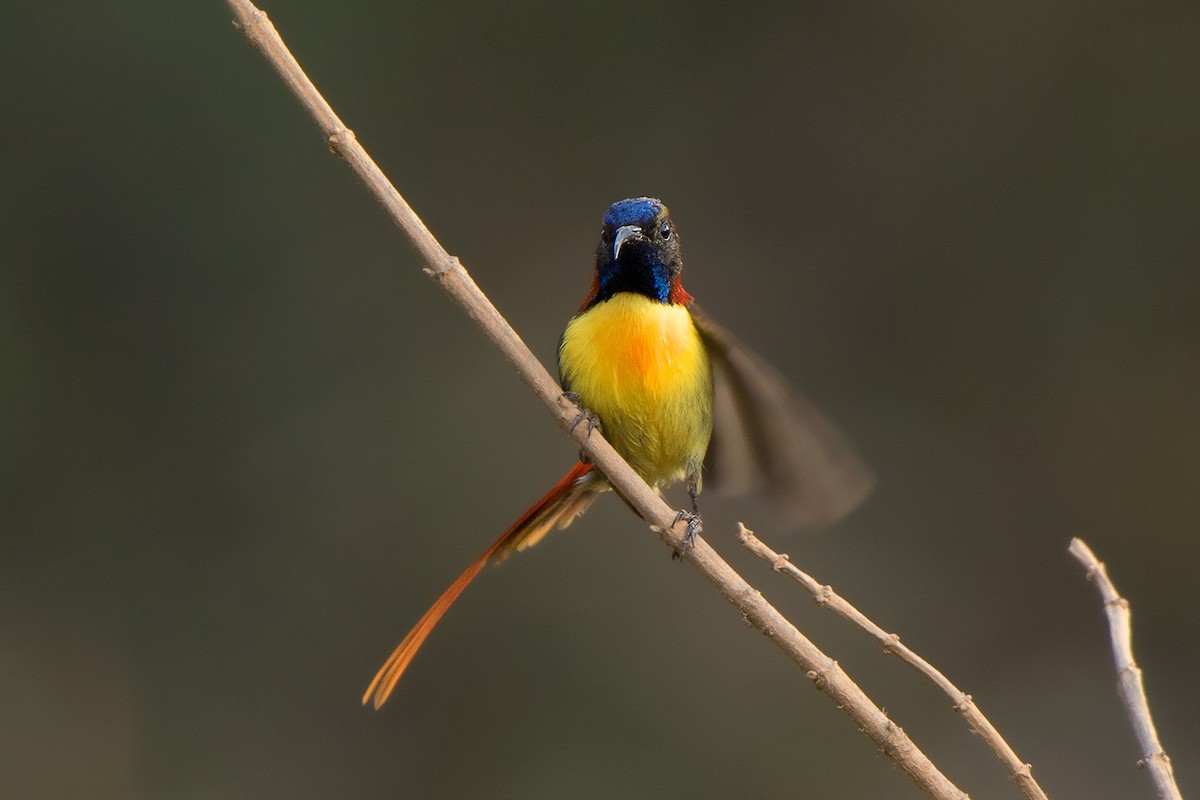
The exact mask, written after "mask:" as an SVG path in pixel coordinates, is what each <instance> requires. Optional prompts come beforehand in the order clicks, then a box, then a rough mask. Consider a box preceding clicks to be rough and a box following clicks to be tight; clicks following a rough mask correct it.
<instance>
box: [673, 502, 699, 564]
mask: <svg viewBox="0 0 1200 800" xmlns="http://www.w3.org/2000/svg"><path fill="white" fill-rule="evenodd" d="M684 521H686V522H687V530H686V531H685V532H684V534H683V542H681V543H680V545H679V547H677V548H675V554H674V557H675V558H683V554H684V553H686V552H687V551H688V550H690V549H692V548H693V547H695V546H696V531H698V530H700V529H701V528H702V527H703V526H702V524H701V522H700V515H699V514H696V513H693V512H691V511H680V512H679V513H677V514H676V515H675V521H674V522H672V523H671V526H672V527H674V526H675V525H678V524H679V523H680V522H684Z"/></svg>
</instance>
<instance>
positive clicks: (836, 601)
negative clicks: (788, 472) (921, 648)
mask: <svg viewBox="0 0 1200 800" xmlns="http://www.w3.org/2000/svg"><path fill="white" fill-rule="evenodd" d="M738 541H740V542H741V543H742V544H743V545H744V546H745V547H746V549H748V550H749V551H750V552H751V553H754V554H755V555H756V556H758V557H759V558H762V559H765V560H766V561H769V562H771V568H772V569H774V570H775V571H776V572H782V573H785V574H787V575H790V576H791V577H792V578H794V579H795V580H796V582H797V583H799V584H800V585H801V586H803V587H804V588H805V589H807V590H808V592H809V594H811V595H812V596H813V599H814V600H816V601H817V604H818V605H820V606H823V607H825V608H828V609H830V610H831V611H833V612H834V613H836V614H838V615H840V616H842V617H844V618H846V619H848V620H850V621H851V622H853V623H854V624H856V625H858V626H859V627H860V628H862V629H863V630H865V631H866V632H867V633H869V634H871V635H872V636H873V637H875V639H876V640H877V641H878V642H879V643H880V644H881V645H883V652H885V653H891V654H892V655H895V656H898V657H899V658H900V659H901V660H902V661H904V662H905V663H906V664H908V665H909V666H911V667H912V668H913V669H915V670H917V671H918V672H920V673H921V674H922V675H924V676H926V677H927V678H929V680H931V681H933V682H934V683H935V684H936V685H937V687H938V688H939V689H941V690H942V691H943V692H945V693H946V694H947V695H949V697H950V699H951V700H953V701H954V710H955V711H957V712H958V713H959V714H962V715H963V718H964V719H966V720H967V724H969V725H970V726H971V729H972V730H973V731H975V732H976V733H978V734H979V735H980V736H982V737H983V740H984V741H985V742H987V744H988V746H989V747H991V748H992V750H993V751H994V752H995V753H996V755H997V756H998V757H999V758H1000V761H1001V762H1003V763H1004V766H1005V767H1006V768H1007V769H1008V773H1009V777H1011V778H1012V780H1013V782H1015V783H1016V784H1017V786H1019V787H1020V788H1021V791H1022V792H1024V793H1025V796H1026V797H1027V798H1029V800H1047V798H1046V793H1045V792H1043V791H1042V787H1041V786H1038V783H1037V781H1036V780H1034V778H1033V770H1032V767H1031V766H1030V765H1029V764H1026V763H1025V762H1023V761H1021V759H1020V758H1018V757H1017V754H1016V752H1014V751H1013V749H1012V748H1011V747H1010V746H1009V745H1008V742H1006V741H1004V737H1003V736H1001V735H1000V731H998V730H996V726H995V725H993V724H992V723H991V721H990V720H988V718H987V717H985V716H984V715H983V712H982V711H980V710H979V706H977V705H975V701H974V700H972V699H971V695H969V694H967V693H966V692H963V691H961V690H960V689H959V688H958V687H957V686H955V685H954V684H953V683H951V682H950V679H949V678H947V677H946V676H945V675H943V674H942V673H941V672H940V671H939V670H938V669H937V668H936V667H934V666H933V665H932V664H930V663H929V662H928V661H926V660H925V659H923V658H921V657H920V656H919V655H917V654H916V653H914V652H913V651H912V650H911V649H909V648H908V647H907V646H906V645H904V644H901V642H900V637H899V636H898V635H897V634H894V633H888V632H887V631H885V630H884V629H883V628H881V627H879V626H878V625H876V624H875V623H874V622H872V621H871V620H870V619H869V618H868V617H867V616H866V615H865V614H863V613H862V612H861V611H859V610H858V609H857V608H855V607H854V606H852V605H851V604H850V603H849V602H847V601H846V600H845V599H844V598H842V597H841V596H840V595H838V593H837V592H835V591H834V590H833V587H832V586H829V585H828V584H820V583H818V582H817V581H816V580H815V579H814V578H813V577H812V576H811V575H809V574H808V573H806V572H804V571H803V570H801V569H800V568H799V567H797V566H796V565H795V564H793V563H792V562H791V561H790V560H788V557H787V556H786V555H784V554H780V553H776V552H775V551H774V550H772V549H771V548H770V547H768V546H767V545H765V544H763V542H762V540H761V539H759V538H758V537H757V536H755V535H754V532H753V531H751V530H749V529H747V528H746V526H745V525H743V524H742V523H740V522H739V523H738Z"/></svg>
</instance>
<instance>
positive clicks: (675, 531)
mask: <svg viewBox="0 0 1200 800" xmlns="http://www.w3.org/2000/svg"><path fill="white" fill-rule="evenodd" d="M226 2H227V3H228V5H229V7H230V9H231V10H232V11H233V13H234V16H235V19H236V25H237V26H238V27H239V28H240V29H241V30H242V32H243V33H244V34H245V35H246V38H247V39H249V41H250V43H251V44H253V45H254V46H255V47H256V48H258V50H259V51H260V52H262V54H263V55H264V56H265V57H266V58H267V60H268V61H269V62H270V63H271V65H272V66H274V67H275V69H276V71H278V72H279V74H280V76H281V77H282V78H283V80H284V82H285V83H287V85H288V86H289V88H291V90H292V92H293V93H294V94H295V95H296V97H297V98H298V99H299V100H300V102H301V103H302V104H303V105H304V107H305V108H306V109H307V110H308V111H309V113H310V114H311V115H312V117H313V119H314V120H315V121H316V122H317V125H318V126H320V128H321V131H322V132H323V133H324V134H325V137H326V139H327V141H328V143H329V145H330V148H331V149H332V150H333V152H334V153H336V154H337V155H339V156H341V157H342V158H343V159H345V161H346V162H347V164H349V166H350V168H351V169H352V170H353V171H354V173H355V174H356V175H357V176H358V177H359V178H360V179H361V180H362V181H363V183H365V184H366V186H367V188H368V189H369V190H370V191H371V193H372V194H373V195H374V196H375V198H376V199H377V200H378V201H379V203H380V204H381V205H383V207H384V208H385V209H386V210H387V211H388V213H389V215H390V216H391V217H392V219H393V220H394V221H395V222H396V224H397V225H398V226H399V227H400V228H401V229H403V230H404V232H405V233H406V234H407V235H408V236H409V238H410V239H411V240H412V242H413V244H414V246H415V247H416V248H417V250H418V251H419V252H420V254H421V256H422V257H423V258H424V260H425V262H426V264H427V265H428V268H427V269H426V272H427V273H428V274H429V275H430V276H431V277H433V278H434V279H435V280H436V281H437V282H438V283H439V284H440V285H441V287H442V288H443V289H445V290H446V292H448V293H449V294H450V296H451V297H452V298H453V299H454V300H455V301H456V302H458V303H459V304H460V305H461V306H462V307H463V308H464V310H465V311H466V312H467V314H468V315H470V317H471V318H472V319H474V320H475V321H476V322H477V323H478V324H479V325H480V327H481V328H483V330H484V332H485V333H486V334H487V336H488V338H490V339H491V340H492V342H493V343H494V344H495V345H496V346H497V347H499V348H500V350H501V352H502V353H503V354H504V356H505V358H507V359H508V361H509V362H510V363H511V364H512V365H513V367H514V368H515V369H516V370H517V372H518V374H520V376H521V378H522V379H523V380H524V381H525V382H526V383H527V384H529V386H530V388H532V389H533V391H534V393H535V394H536V395H537V396H538V397H539V398H541V400H542V402H543V403H545V404H546V406H547V407H548V408H549V409H550V411H551V413H552V414H553V415H554V417H555V419H556V420H557V421H558V423H559V426H560V427H562V428H563V429H564V430H565V431H567V432H568V433H569V434H570V435H571V436H572V437H573V438H574V439H575V441H576V442H577V443H578V444H579V445H580V447H582V448H583V449H584V451H585V452H586V453H587V454H588V456H589V457H590V458H591V459H592V461H593V463H595V464H596V466H597V467H599V469H600V470H601V471H602V472H603V473H604V475H605V477H607V478H608V480H609V482H610V483H611V484H612V485H613V487H614V488H615V489H616V491H617V492H618V493H619V494H620V495H621V496H622V497H623V498H625V500H627V501H628V502H629V503H630V504H631V505H632V506H633V507H634V508H635V509H637V511H638V513H639V514H641V515H642V517H643V518H644V519H645V520H646V521H647V522H649V523H650V524H651V526H652V527H653V528H654V529H655V530H656V531H658V533H659V534H660V536H661V537H662V539H663V540H664V542H666V543H667V544H668V545H669V546H671V547H672V548H675V549H677V550H682V552H683V553H684V560H685V561H687V562H688V563H689V564H691V565H692V566H693V567H695V568H696V569H697V570H698V571H699V572H700V573H701V574H703V575H704V576H705V577H706V578H707V579H708V580H709V581H710V582H712V584H713V585H714V586H716V587H717V589H718V590H719V591H720V592H721V594H722V595H724V596H725V598H726V599H727V600H729V602H730V603H732V604H733V605H734V607H735V608H737V609H738V610H739V611H741V612H742V614H743V616H744V617H745V619H746V620H747V621H748V622H749V623H750V624H751V625H753V626H754V627H755V628H757V629H758V630H760V631H761V632H763V633H764V634H766V635H767V637H768V638H769V639H770V640H771V641H772V642H774V643H775V644H776V645H777V646H778V647H779V648H780V649H781V650H783V651H784V652H785V653H786V654H787V655H788V656H789V657H790V658H791V659H792V660H793V661H795V662H796V663H797V664H798V665H800V667H801V668H802V669H803V670H804V672H805V675H806V676H807V677H808V678H809V679H810V680H811V681H812V682H813V684H814V685H815V686H816V687H817V688H818V689H820V690H821V691H822V692H824V693H825V694H826V695H828V696H829V697H830V698H831V699H832V700H833V701H834V702H835V703H836V704H837V706H838V707H839V708H842V709H844V710H845V711H846V713H847V714H848V715H849V716H850V717H851V718H852V719H853V720H854V722H855V723H856V724H857V725H858V726H859V728H861V729H862V731H863V732H864V733H866V734H867V736H869V737H870V738H871V740H872V741H874V742H875V744H876V746H877V747H878V748H879V750H880V752H882V753H883V754H884V755H886V756H887V757H888V758H889V759H891V760H892V761H893V762H894V763H895V764H896V765H897V766H899V767H900V768H901V769H902V770H904V772H905V773H907V774H908V776H909V777H910V778H911V779H912V780H913V782H914V783H916V784H917V786H918V787H920V788H921V789H922V790H923V791H924V792H925V794H926V795H928V796H929V797H932V798H937V799H938V800H966V798H967V795H966V794H965V793H963V792H962V791H961V790H959V789H958V788H957V787H956V786H955V785H954V784H953V783H951V782H950V780H949V779H948V778H946V776H945V775H943V774H942V773H941V772H940V771H939V770H938V769H937V767H936V766H934V764H933V762H931V761H930V760H929V758H928V757H927V756H926V755H925V754H924V753H922V752H921V751H920V750H919V749H918V748H917V746H916V745H915V744H913V742H912V740H911V739H910V738H909V737H908V735H907V734H906V733H904V731H903V730H902V729H901V728H900V727H899V726H898V725H896V724H895V723H893V722H892V721H891V720H890V719H888V717H887V716H886V715H885V714H884V713H883V711H882V710H880V709H879V707H878V706H876V705H875V704H874V703H872V702H871V700H870V699H869V698H868V697H867V696H866V694H865V693H864V692H863V691H862V689H860V688H859V687H858V686H857V684H855V683H854V682H853V681H852V680H851V679H850V677H849V676H848V675H847V674H846V673H845V671H843V670H842V668H841V667H840V666H838V663H837V662H836V661H834V660H833V659H831V658H829V657H828V656H827V655H825V654H824V653H822V652H821V651H820V650H819V649H818V648H817V647H816V645H814V644H813V643H812V642H811V641H809V640H808V639H807V638H806V637H805V636H804V635H803V634H801V633H800V632H799V631H798V630H796V628H795V627H793V626H792V624H791V623H790V622H788V621H787V620H786V619H785V618H784V617H783V615H782V614H780V613H779V611H777V610H776V609H775V608H774V607H773V606H771V605H770V604H769V603H767V602H766V600H764V599H763V597H762V595H761V594H760V593H759V592H758V591H757V590H755V589H754V587H752V586H751V585H750V584H748V583H747V582H746V581H745V580H744V579H743V578H742V577H741V576H740V575H738V574H737V572H735V571H734V569H733V568H732V567H730V566H729V565H728V564H727V563H726V562H725V561H724V560H722V559H721V558H720V556H718V555H717V554H716V552H715V551H714V550H713V549H712V548H711V547H710V546H709V545H708V543H707V542H705V541H704V540H703V539H701V538H700V537H698V536H697V537H696V539H695V545H694V546H692V547H690V548H686V549H685V548H682V544H683V534H684V533H685V532H686V525H685V524H684V523H682V522H680V523H676V513H675V511H674V510H673V509H672V508H671V507H670V506H668V505H667V504H666V503H665V502H664V501H663V500H662V498H661V497H659V495H658V494H657V493H656V492H655V491H654V490H653V489H651V488H650V487H649V486H648V485H647V484H646V482H645V481H643V480H642V479H641V478H640V477H639V476H638V475H637V473H636V472H634V471H633V469H632V468H631V467H630V466H629V465H628V464H626V463H625V461H624V460H623V459H622V458H621V457H620V456H619V455H618V454H617V452H616V451H615V450H614V449H613V448H612V446H611V445H609V444H608V443H607V442H606V441H605V440H604V438H603V437H602V436H600V435H599V434H598V433H593V434H592V435H591V436H590V437H589V436H588V434H587V431H586V430H585V426H579V428H578V430H577V431H572V430H571V426H572V422H573V421H574V420H575V417H576V415H577V413H578V410H577V409H576V408H575V406H574V405H573V404H572V403H571V402H570V401H568V400H566V399H565V398H563V396H562V390H561V389H560V388H559V386H558V385H557V384H556V383H555V382H554V380H553V379H552V378H551V377H550V374H549V373H548V372H546V370H545V368H544V367H543V366H542V365H541V363H540V362H539V361H538V360H537V359H536V358H535V357H534V355H533V353H531V352H530V351H529V348H527V347H526V346H525V343H524V342H522V341H521V339H520V337H519V336H518V335H517V333H516V331H514V330H513V329H512V327H511V326H510V325H509V324H508V322H507V321H506V320H505V319H504V317H502V316H501V315H500V312H499V311H497V310H496V308H495V307H494V306H493V305H492V303H491V301H489V300H488V298H487V297H486V296H485V295H484V294H483V292H481V291H480V290H479V287H477V286H476V285H475V283H474V281H473V280H471V276H470V275H469V274H468V273H467V271H466V269H464V268H463V266H462V264H461V263H460V262H459V261H458V259H457V258H454V257H452V256H451V255H450V254H449V253H447V252H446V250H445V249H444V248H443V247H442V246H441V245H440V244H439V243H438V241H437V239H435V238H434V236H433V234H432V233H430V232H429V229H428V228H426V227H425V225H424V224H423V223H422V222H421V220H420V219H419V218H418V217H417V215H416V214H415V213H414V212H413V210H412V208H410V207H409V205H408V203H406V202H405V201H404V199H403V198H402V197H401V196H400V194H399V192H397V191H396V189H395V187H394V186H392V184H391V182H389V181H388V179H387V177H386V176H385V175H384V174H383V172H382V170H380V169H379V167H378V166H376V164H375V163H374V162H373V161H372V160H371V158H370V157H369V156H368V155H367V153H366V151H365V150H363V148H362V146H361V145H359V143H358V141H357V140H356V139H355V137H354V135H353V134H352V133H351V132H350V130H349V129H348V128H347V127H346V126H345V125H344V124H343V123H342V121H341V120H340V119H338V117H337V115H336V114H335V113H334V112H333V109H332V108H331V107H330V106H329V104H328V103H327V102H326V101H325V100H324V98H322V97H321V95H320V93H319V92H318V91H317V89H316V87H315V86H313V84H312V82H311V81H310V80H309V79H308V77H307V76H306V75H305V74H304V72H303V71H302V70H301V68H300V65H299V64H298V63H297V62H296V60H295V58H293V57H292V55H291V53H290V52H288V50H287V47H286V46H285V45H284V43H283V40H282V39H281V38H280V37H279V34H278V32H276V30H275V27H274V26H273V25H272V24H271V22H270V21H269V20H268V19H267V16H266V14H264V13H263V12H262V11H260V10H258V9H257V8H255V7H254V5H253V4H251V3H250V2H249V1H248V0H226Z"/></svg>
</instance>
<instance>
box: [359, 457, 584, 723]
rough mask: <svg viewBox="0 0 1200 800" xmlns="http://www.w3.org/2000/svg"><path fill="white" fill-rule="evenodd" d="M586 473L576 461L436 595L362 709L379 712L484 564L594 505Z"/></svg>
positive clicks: (369, 689) (365, 698)
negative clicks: (372, 707) (371, 706)
mask: <svg viewBox="0 0 1200 800" xmlns="http://www.w3.org/2000/svg"><path fill="white" fill-rule="evenodd" d="M591 471H592V465H591V464H585V463H583V462H582V461H580V462H579V463H578V464H576V465H575V466H574V467H572V468H571V471H570V472H568V473H567V474H566V475H565V476H563V479H562V480H560V481H559V482H558V483H557V484H555V486H554V488H553V489H551V490H550V492H549V493H548V494H547V495H546V496H545V497H543V498H542V499H541V500H539V501H537V502H536V503H534V504H533V506H531V507H530V509H529V510H528V511H526V512H525V513H524V514H522V515H521V517H520V519H518V520H517V521H516V522H514V523H513V524H512V526H511V527H509V529H508V530H506V531H505V532H504V533H503V534H501V536H500V538H499V539H497V540H496V541H494V542H492V544H491V546H490V547H488V549H486V550H484V551H483V552H482V553H480V554H479V557H478V558H476V559H475V560H474V561H472V562H471V565H470V566H469V567H467V568H466V570H464V571H463V574H461V575H459V576H458V578H457V579H456V580H455V581H454V583H452V584H450V588H448V589H446V591H445V592H443V593H442V596H441V597H439V598H438V599H437V602H436V603H434V604H433V605H432V606H430V608H429V610H428V611H426V612H425V615H424V616H423V617H421V619H420V621H418V622H417V624H416V625H414V626H413V629H412V630H411V631H409V632H408V635H407V636H405V637H404V641H402V642H400V644H399V646H398V647H397V648H396V649H395V650H394V651H393V652H392V654H391V656H389V657H388V660H387V661H386V662H384V664H383V666H382V667H380V668H379V672H377V673H376V674H375V679H374V680H372V681H371V685H370V686H368V687H367V692H366V694H364V695H363V700H362V701H363V704H364V705H365V704H366V703H368V702H373V703H374V705H375V708H379V707H380V706H382V705H383V704H384V703H385V702H387V699H388V695H390V694H391V693H392V689H393V688H394V687H395V686H396V682H397V681H399V680H400V676H401V675H403V674H404V670H405V669H407V668H408V665H409V663H410V662H411V661H412V660H413V656H415V655H416V654H417V650H419V649H420V648H421V645H422V643H424V641H425V639H426V637H428V636H429V634H430V633H431V632H432V631H433V628H434V626H435V625H437V623H438V620H440V619H441V618H442V615H443V614H445V613H446V611H447V610H448V609H449V608H450V606H451V605H452V604H453V603H454V601H455V600H457V599H458V596H459V595H460V594H462V593H463V590H464V589H466V588H467V585H468V584H469V583H470V582H471V581H472V580H474V579H475V576H476V575H478V574H479V572H480V570H482V569H483V568H484V566H485V565H487V563H488V562H489V561H502V560H503V559H505V558H507V557H508V556H510V555H512V554H513V553H514V552H517V551H520V550H524V549H526V548H529V547H533V546H534V545H535V544H537V543H538V542H540V541H541V540H542V539H543V538H544V537H545V535H546V534H547V533H549V532H550V531H551V530H553V529H554V528H555V526H557V527H559V528H565V527H567V526H568V525H570V524H571V522H572V520H574V519H575V517H577V516H579V515H580V514H582V513H583V512H584V511H586V510H587V508H588V506H590V505H591V504H592V502H593V501H594V500H595V499H596V496H597V494H598V492H600V491H602V490H603V488H606V485H605V484H603V483H602V482H598V481H594V480H587V476H588V474H589V473H590V472H591ZM602 487H603V488H602Z"/></svg>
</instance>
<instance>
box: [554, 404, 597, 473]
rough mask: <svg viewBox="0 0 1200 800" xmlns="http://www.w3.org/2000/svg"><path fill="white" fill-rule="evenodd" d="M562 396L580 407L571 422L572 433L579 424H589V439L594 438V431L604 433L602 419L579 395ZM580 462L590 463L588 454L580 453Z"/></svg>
mask: <svg viewBox="0 0 1200 800" xmlns="http://www.w3.org/2000/svg"><path fill="white" fill-rule="evenodd" d="M562 396H563V397H565V398H566V399H568V400H570V401H571V402H572V403H574V404H575V405H577V406H579V414H578V415H576V417H575V419H574V421H572V422H571V432H572V433H574V432H575V429H576V428H578V427H579V423H581V422H586V423H587V435H588V438H589V439H590V438H592V431H601V432H603V431H604V426H603V425H601V424H600V418H599V417H597V416H596V414H595V413H594V412H593V411H592V410H591V409H589V408H588V407H587V406H585V405H584V404H583V399H582V398H580V396H579V395H577V394H575V393H574V392H563V393H562ZM579 460H580V461H582V462H584V463H585V464H586V463H588V458H587V454H586V453H584V452H583V451H582V450H580V451H579Z"/></svg>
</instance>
